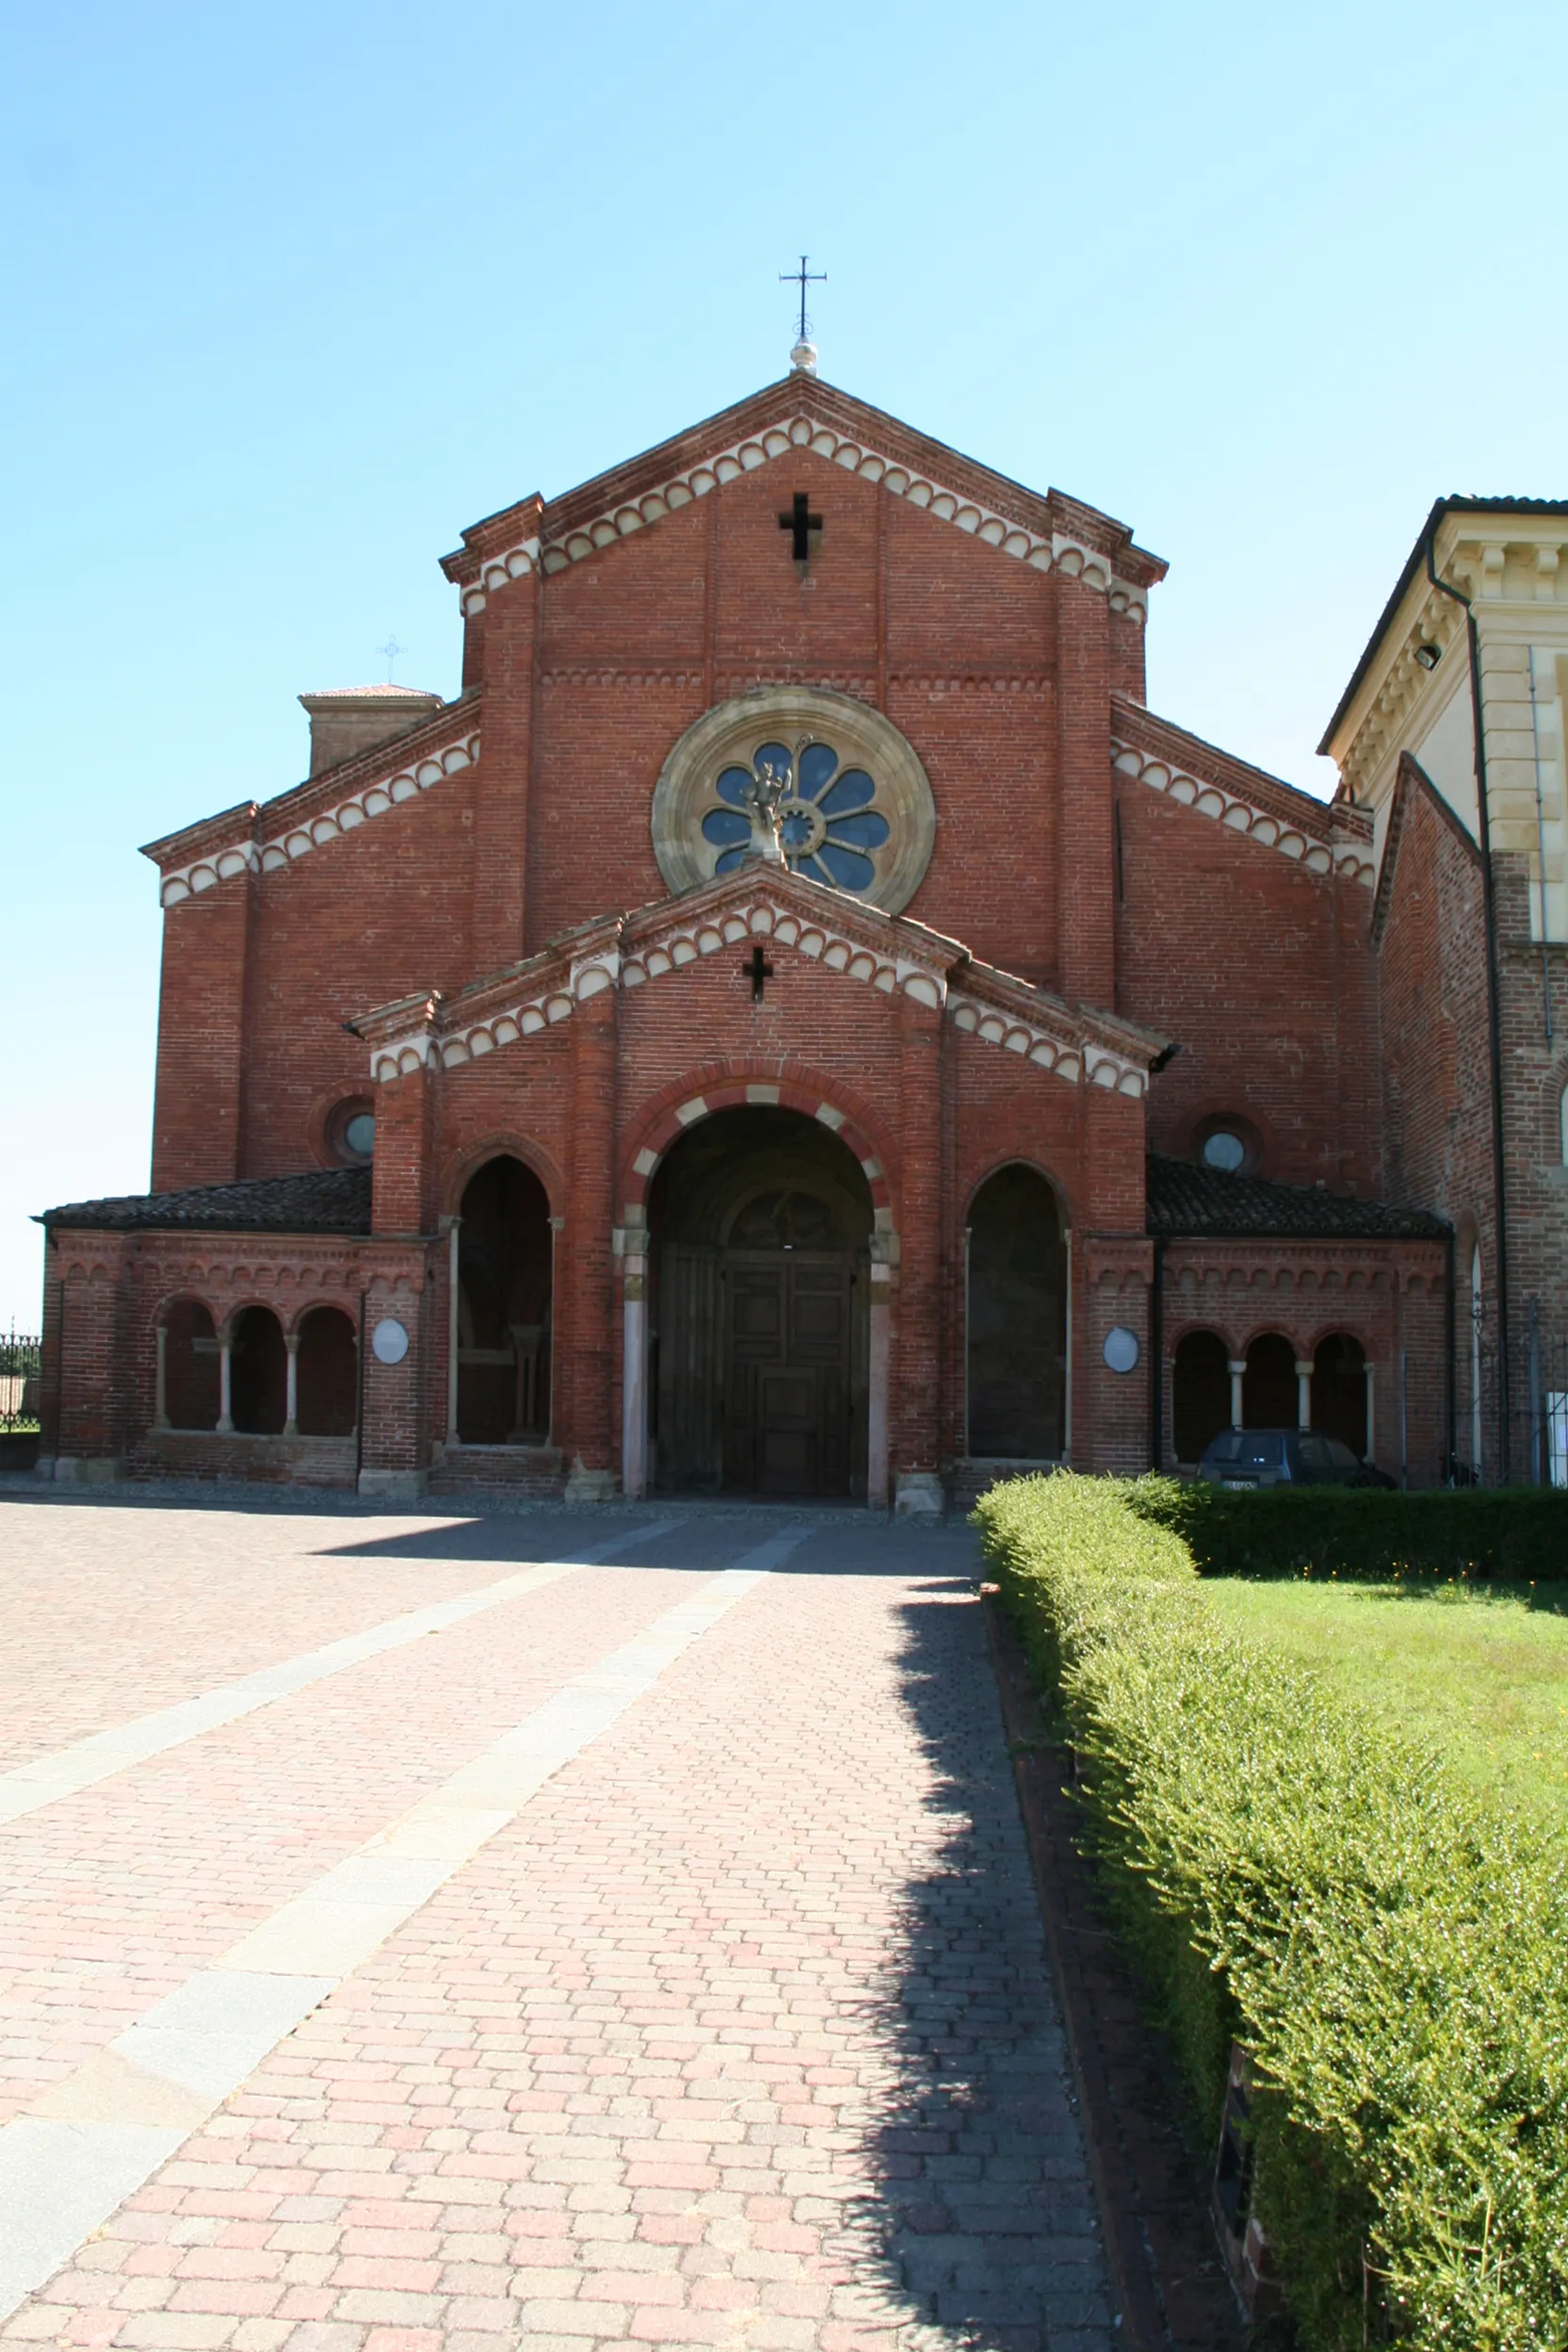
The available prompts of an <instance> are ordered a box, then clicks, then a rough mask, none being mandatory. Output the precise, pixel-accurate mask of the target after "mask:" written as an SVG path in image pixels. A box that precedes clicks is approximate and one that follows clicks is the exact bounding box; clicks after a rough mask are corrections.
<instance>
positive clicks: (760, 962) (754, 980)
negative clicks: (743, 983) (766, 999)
mask: <svg viewBox="0 0 1568 2352" xmlns="http://www.w3.org/2000/svg"><path fill="white" fill-rule="evenodd" d="M741 977H742V979H743V980H749V981H750V982H751V1001H752V1003H753V1004H754V1005H760V1003H761V1002H762V988H763V984H764V982H766V981H769V980H771V979H772V978H773V966H772V965H771V964H770V963H769V962H768V960H767V957H766V956H764V955H763V953H762V949H761V944H760V942H759V943H758V945H757V946H755V947H754V948H753V949H752V951H751V955H750V956H749V957H748V958H747V960H746V962H744V963H743V965H742V966H741Z"/></svg>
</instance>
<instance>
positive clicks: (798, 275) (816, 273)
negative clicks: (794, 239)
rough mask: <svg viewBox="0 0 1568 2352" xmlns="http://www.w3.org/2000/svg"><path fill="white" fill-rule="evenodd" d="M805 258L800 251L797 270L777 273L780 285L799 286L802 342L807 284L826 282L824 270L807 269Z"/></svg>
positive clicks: (805, 322)
mask: <svg viewBox="0 0 1568 2352" xmlns="http://www.w3.org/2000/svg"><path fill="white" fill-rule="evenodd" d="M807 258H808V256H807V255H806V254H805V253H802V255H801V257H800V268H799V269H798V270H780V271H779V273H778V283H779V285H780V286H790V285H795V286H799V288H800V339H801V341H802V342H803V343H804V342H805V340H806V328H807V318H806V289H807V287H808V286H825V285H826V284H827V272H826V270H808V268H807V267H806V263H807Z"/></svg>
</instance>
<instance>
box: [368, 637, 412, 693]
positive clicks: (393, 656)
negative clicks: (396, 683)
mask: <svg viewBox="0 0 1568 2352" xmlns="http://www.w3.org/2000/svg"><path fill="white" fill-rule="evenodd" d="M376 650H377V652H378V653H384V654H385V656H386V682H387V684H388V685H389V686H390V685H391V683H392V664H393V663H394V662H396V660H397V658H398V656H399V654H400V653H406V652H407V651H408V647H407V646H406V645H399V643H398V641H397V639H396V638H395V637H389V638H388V639H387V641H386V643H385V645H378V646H377V648H376Z"/></svg>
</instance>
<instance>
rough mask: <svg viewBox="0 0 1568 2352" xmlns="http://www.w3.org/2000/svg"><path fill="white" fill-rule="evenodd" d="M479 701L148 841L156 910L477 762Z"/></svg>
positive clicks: (260, 869) (473, 695)
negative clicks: (287, 786) (261, 797)
mask: <svg viewBox="0 0 1568 2352" xmlns="http://www.w3.org/2000/svg"><path fill="white" fill-rule="evenodd" d="M480 704H481V696H480V694H479V692H478V690H477V689H471V690H470V691H469V692H468V693H467V694H462V695H460V696H459V697H458V699H457V700H456V701H455V702H449V703H443V704H442V705H441V707H440V708H439V709H438V710H435V711H432V712H431V714H430V716H429V718H427V719H425V720H423V721H421V722H420V723H419V725H417V727H405V728H403V729H402V730H401V731H400V733H398V734H396V735H394V736H392V737H390V738H389V739H388V740H387V741H386V742H384V743H372V744H370V745H369V746H368V748H367V749H366V750H364V751H359V752H354V753H352V754H351V756H350V757H349V758H348V759H346V760H338V761H336V763H335V765H334V766H332V767H330V768H322V769H321V770H320V771H319V773H318V774H317V775H315V776H309V777H307V778H306V780H305V781H304V783H302V784H296V785H295V786H294V788H293V789H292V791H290V792H280V793H278V795H277V796H276V798H275V799H272V800H268V801H254V800H248V801H241V802H240V803H239V804H238V805H237V807H235V808H233V809H222V810H221V811H220V812H219V814H218V815H217V816H213V817H204V818H203V819H202V820H201V821H200V823H199V824H196V825H186V826H184V827H183V828H182V829H181V831H179V832H178V833H168V834H165V836H164V837H163V839H162V840H161V841H148V842H146V843H144V844H143V847H142V850H141V855H142V857H143V858H151V859H152V860H153V862H154V864H155V865H156V866H157V867H158V868H159V869H160V871H161V874H162V879H161V881H160V883H159V886H158V895H159V900H160V903H161V904H162V905H163V906H164V907H177V906H178V905H179V904H180V902H181V900H182V899H187V898H191V897H194V896H195V895H196V894H197V893H198V892H200V891H202V890H211V888H212V887H213V885H214V883H216V882H225V881H228V880H229V879H230V878H231V877H232V876H234V875H237V874H270V873H272V872H273V871H274V870H275V869H276V868H278V867H280V866H286V865H288V864H289V863H290V862H291V861H292V860H293V859H294V858H302V857H304V856H305V855H306V853H307V852H308V851H310V850H312V849H319V848H320V847H321V845H322V843H323V842H325V841H336V840H337V839H338V837H339V835H340V834H343V833H351V832H352V831H353V830H354V828H355V827H356V826H358V825H363V824H364V823H365V822H366V820H367V819H368V818H370V817H378V816H384V814H385V813H386V811H387V809H391V808H394V807H396V806H397V805H398V804H400V802H402V801H405V800H413V799H416V798H417V796H418V794H419V793H420V792H428V791H429V790H430V788H431V786H432V785H433V784H439V783H440V782H441V780H442V778H443V777H444V776H454V775H456V774H457V773H458V772H459V771H460V770H461V769H464V768H467V767H471V766H472V765H473V763H474V761H475V760H477V759H478V758H479V743H480V739H479V733H478V721H479V712H480Z"/></svg>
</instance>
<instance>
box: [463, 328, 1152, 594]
mask: <svg viewBox="0 0 1568 2352" xmlns="http://www.w3.org/2000/svg"><path fill="white" fill-rule="evenodd" d="M797 449H811V450H813V451H814V452H815V453H816V454H817V455H818V456H821V457H824V458H825V459H827V460H829V461H830V462H831V463H833V464H835V465H838V466H843V467H844V468H845V470H846V471H848V472H852V473H856V474H858V475H860V476H861V477H862V478H863V479H865V480H867V481H870V482H880V483H881V485H882V487H883V488H884V489H886V490H888V491H890V493H891V494H892V495H893V496H895V497H899V498H908V499H909V501H910V502H911V504H913V505H916V506H921V507H924V508H927V509H929V511H930V512H931V513H932V514H934V515H938V516H939V518H940V519H941V520H944V521H948V522H951V523H953V524H954V525H955V526H956V528H957V529H959V530H961V531H969V532H971V533H972V534H973V535H974V536H976V537H978V538H980V539H983V540H985V541H987V542H988V544H990V545H991V546H994V547H999V548H1000V549H1002V551H1003V552H1004V553H1005V554H1008V555H1012V556H1016V557H1018V558H1019V559H1020V560H1021V561H1022V562H1026V563H1028V564H1030V565H1031V566H1032V567H1033V568H1034V569H1035V570H1037V571H1050V570H1052V569H1054V568H1057V567H1059V568H1061V569H1062V570H1064V571H1068V572H1070V573H1072V574H1074V575H1075V576H1080V577H1082V578H1084V579H1086V580H1088V581H1089V583H1090V585H1091V586H1094V587H1098V588H1101V589H1103V590H1104V591H1105V592H1106V593H1107V594H1108V595H1109V596H1111V597H1112V598H1113V601H1119V602H1120V604H1121V605H1122V606H1123V607H1124V608H1126V607H1132V606H1136V607H1137V608H1138V609H1139V610H1141V609H1142V608H1143V606H1144V603H1145V600H1146V598H1147V594H1148V591H1149V589H1150V588H1151V587H1152V586H1153V584H1154V583H1155V582H1156V581H1157V580H1163V579H1164V577H1165V573H1166V568H1167V567H1166V565H1165V563H1164V562H1163V560H1162V559H1161V558H1160V557H1159V556H1157V555H1152V554H1150V552H1149V551H1148V549H1147V548H1145V547H1138V546H1136V545H1135V541H1134V539H1133V534H1132V532H1131V531H1130V530H1129V529H1128V527H1127V525H1126V524H1125V523H1119V522H1117V521H1116V520H1115V519H1114V517H1112V516H1111V515H1104V514H1102V513H1101V511H1100V510H1099V509H1098V508H1097V507H1092V506H1086V505H1085V504H1084V503H1083V501H1082V500H1081V499H1078V498H1069V497H1067V496H1066V494H1065V493H1064V492H1062V491H1060V490H1047V491H1045V492H1044V493H1041V492H1039V491H1036V490H1031V489H1028V488H1026V487H1025V485H1024V484H1023V483H1021V482H1014V481H1012V480H1011V479H1010V478H1009V477H1008V476H1007V475H1005V474H1000V473H997V472H996V471H995V470H994V469H993V468H992V467H990V466H982V465H980V464H978V463H977V462H976V461H975V460H974V459H973V458H970V457H965V456H964V455H963V454H962V452H961V451H959V450H957V449H950V448H948V446H947V445H946V443H944V442H941V441H936V440H933V439H932V438H931V436H930V435H929V434H927V433H917V432H916V431H915V429H914V428H913V427H912V426H910V425H907V424H905V423H903V422H902V421H901V419H899V418H898V417H890V416H889V415H887V413H886V412H885V411H884V410H882V409H878V408H873V407H872V406H871V405H870V403H869V402H868V401H865V400H857V399H856V398H855V396H854V394H853V393H849V392H843V391H841V390H839V388H838V387H837V386H836V385H834V384H824V383H823V382H822V381H821V380H820V379H819V378H817V377H815V376H808V375H802V374H799V373H793V374H791V375H788V376H786V377H784V378H782V379H781V380H780V381H779V382H778V383H776V384H767V385H765V386H764V387H763V389H762V390H761V391H760V392H754V393H752V394H751V395H750V396H749V398H747V399H746V400H738V401H736V402H735V404H734V405H733V406H732V407H730V408H727V409H722V410H721V411H720V412H719V414H718V415H717V416H715V417H707V418H705V419H704V420H703V422H702V423H701V424H697V425H693V426H691V427H689V428H688V430H687V431H686V432H684V433H677V434H675V435H673V436H672V438H671V439H669V440H667V441H662V442H660V443H659V444H658V445H657V447H656V448H654V449H645V450H644V451H643V453H642V454H641V455H640V456H638V457H634V458H631V459H629V460H628V461H627V462H626V463H625V464H624V465H620V466H612V467H611V468H609V470H608V471H606V472H605V473H602V474H596V475H595V476H594V477H593V478H592V480H591V481H588V482H580V484H579V485H578V487H577V488H576V489H575V490H568V491H566V492H565V493H564V495H563V496H562V497H561V498H552V499H545V498H541V497H540V496H539V495H538V494H537V493H535V494H533V495H532V496H531V497H530V498H523V499H520V500H519V501H518V502H517V503H516V504H515V505H514V506H509V507H506V508H503V509H502V510H501V511H500V512H499V513H498V514H496V515H487V516H486V517H485V518H484V520H483V521H482V522H478V523H475V524H473V525H472V526H471V528H470V529H469V530H467V531H465V532H464V534H463V546H462V547H460V548H458V549H457V550H456V551H455V552H454V553H453V554H451V555H449V556H447V557H445V558H444V559H443V562H442V569H443V570H444V571H445V573H446V575H447V577H448V579H449V580H452V581H453V582H454V583H455V584H456V585H457V586H458V588H459V589H460V590H461V591H462V599H463V609H464V611H465V613H478V612H482V610H483V609H484V603H485V598H486V596H487V595H488V593H489V592H490V591H491V590H492V589H495V588H499V587H504V586H505V584H506V582H507V580H515V579H518V578H520V577H521V576H523V575H524V574H525V573H528V572H531V571H533V570H540V571H543V572H545V573H550V572H555V571H562V570H564V569H565V568H566V566H567V565H568V564H574V563H578V562H580V561H581V559H582V558H583V557H584V556H588V555H592V554H593V553H594V552H595V550H596V548H597V547H607V546H609V545H610V544H611V542H612V541H613V540H615V539H617V538H625V537H628V536H629V535H630V534H631V533H632V532H633V531H642V530H645V529H646V528H647V527H648V526H649V525H651V524H654V523H658V522H660V521H662V519H663V517H664V516H665V515H668V514H670V513H671V512H673V511H675V510H676V509H678V508H679V507H682V506H686V505H689V504H690V503H691V501H692V500H693V499H694V498H703V497H705V496H707V494H708V493H709V492H710V491H711V490H712V489H714V488H716V487H717V486H718V485H719V483H721V482H727V481H733V480H734V479H735V478H736V477H737V476H738V475H740V474H743V473H748V472H751V471H754V470H755V468H756V467H757V466H762V465H766V464H767V463H769V462H770V461H772V460H776V459H778V458H782V457H786V456H788V455H789V454H790V453H791V452H792V451H793V450H797Z"/></svg>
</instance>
